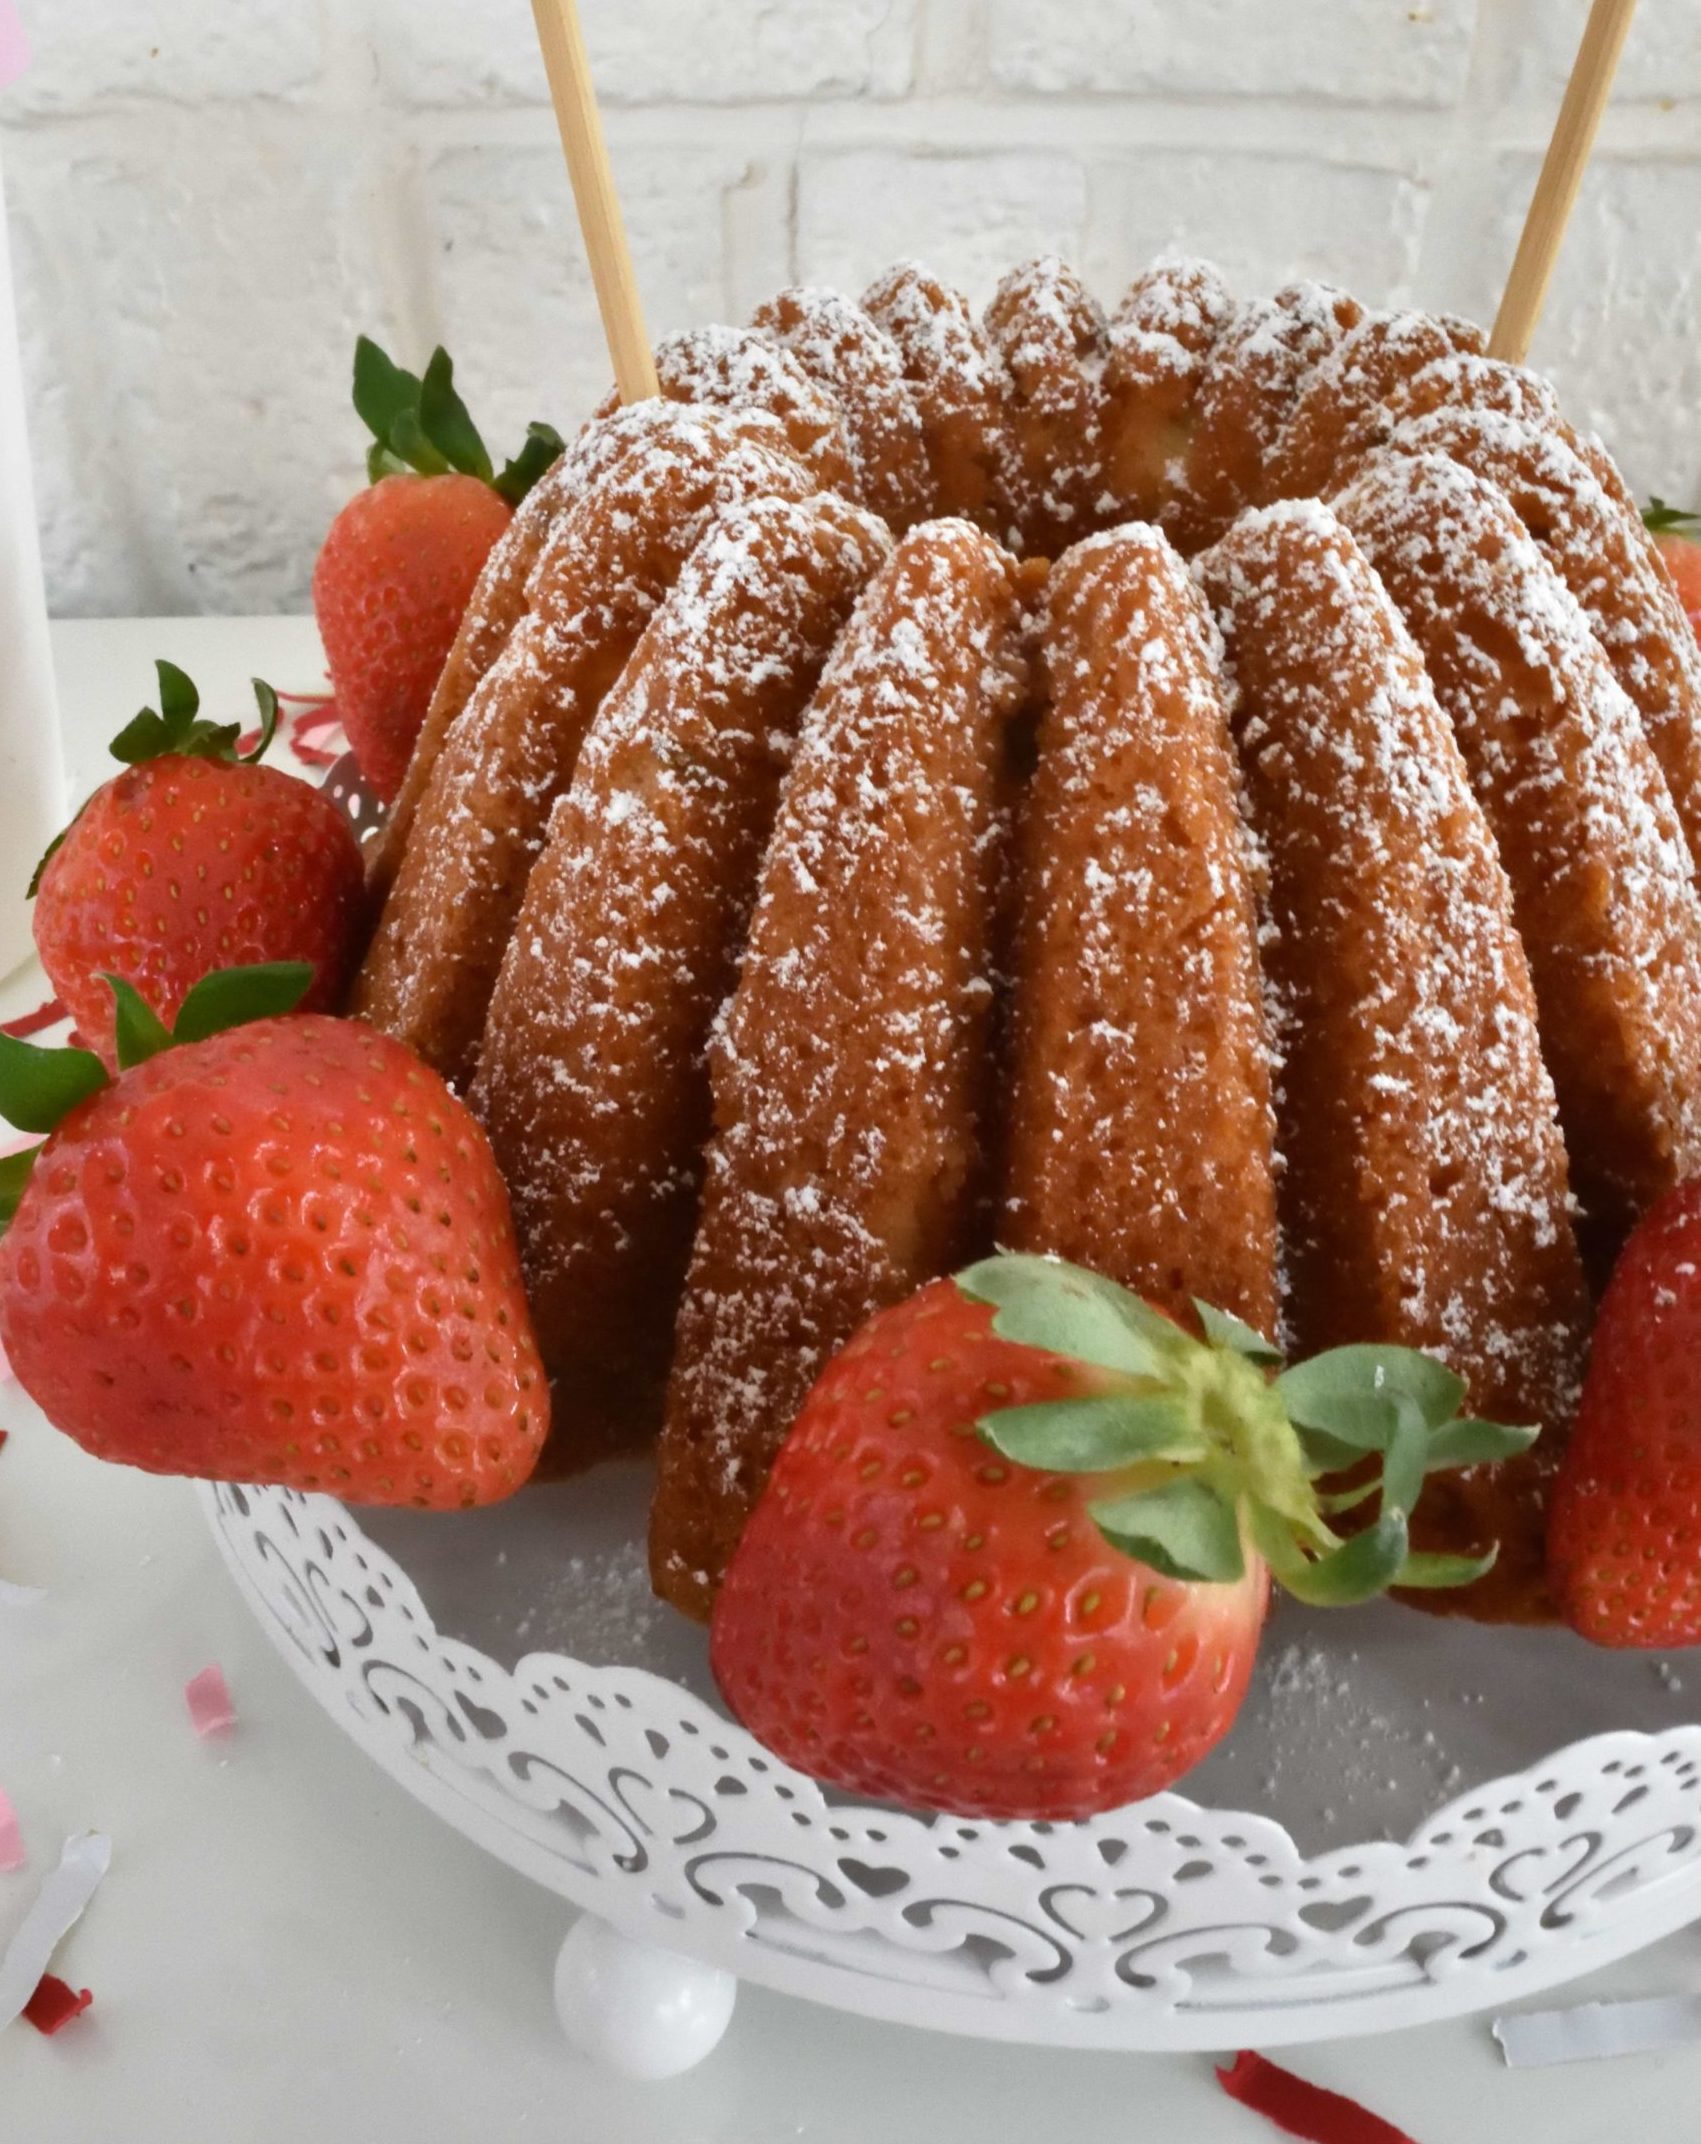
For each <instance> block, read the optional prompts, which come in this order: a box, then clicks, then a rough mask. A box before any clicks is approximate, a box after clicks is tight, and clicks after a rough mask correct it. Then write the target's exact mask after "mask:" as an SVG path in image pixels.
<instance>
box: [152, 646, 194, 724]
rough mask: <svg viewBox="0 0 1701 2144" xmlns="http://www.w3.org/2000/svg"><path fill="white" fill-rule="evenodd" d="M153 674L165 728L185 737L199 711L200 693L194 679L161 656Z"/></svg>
mask: <svg viewBox="0 0 1701 2144" xmlns="http://www.w3.org/2000/svg"><path fill="white" fill-rule="evenodd" d="M154 674H155V676H156V677H157V678H158V679H159V711H160V714H161V716H162V717H163V719H164V722H165V726H166V728H167V729H168V730H169V731H170V732H171V734H172V736H173V737H174V738H177V739H182V738H184V737H187V736H188V734H189V730H190V726H191V725H192V724H193V722H194V720H195V717H196V716H197V715H198V714H199V713H200V712H201V695H200V693H199V691H198V690H197V689H196V685H195V680H194V679H193V678H192V677H190V676H189V674H188V672H187V671H184V670H179V669H178V667H177V665H176V664H175V663H168V662H166V661H165V660H164V659H163V658H161V659H160V660H159V661H157V662H156V663H155V664H154Z"/></svg>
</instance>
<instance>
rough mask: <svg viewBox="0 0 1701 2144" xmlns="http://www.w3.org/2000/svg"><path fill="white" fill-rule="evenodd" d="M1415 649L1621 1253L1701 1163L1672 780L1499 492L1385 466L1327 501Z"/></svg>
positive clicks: (1697, 950)
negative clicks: (1383, 586)
mask: <svg viewBox="0 0 1701 2144" xmlns="http://www.w3.org/2000/svg"><path fill="white" fill-rule="evenodd" d="M1335 504H1336V508H1337V511H1338V512H1339V513H1340V514H1341V516H1342V518H1343V520H1344V521H1345V522H1346V523H1347V525H1348V526H1349V527H1350V528H1351V529H1352V530H1353V531H1354V532H1355V534H1356V535H1357V536H1358V537H1359V539H1360V541H1361V542H1363V544H1364V545H1365V547H1366V549H1367V551H1368V552H1369V554H1370V557H1371V560H1372V562H1373V563H1374V564H1375V565H1376V567H1377V568H1378V570H1379V571H1380V573H1381V574H1382V577H1383V579H1384V580H1385V581H1386V582H1387V584H1388V586H1389V589H1390V592H1391V593H1392V595H1393V597H1394V599H1395V601H1396V602H1397V603H1398V604H1399V606H1400V608H1401V610H1402V611H1403V612H1404V614H1405V617H1406V621H1407V623H1408V625H1409V626H1410V627H1411V629H1412V631H1413V633H1414V635H1415V636H1416V638H1417V641H1418V644H1419V646H1420V647H1421V649H1422V650H1423V653H1424V656H1425V659H1426V661H1427V663H1428V665H1429V669H1430V673H1431V675H1432V677H1433V678H1434V680H1435V684H1436V689H1437V692H1438V694H1439V696H1440V698H1441V702H1442V705H1443V706H1444V707H1445V708H1446V710H1447V712H1448V713H1449V715H1450V716H1451V718H1452V721H1453V725H1454V729H1455V731H1456V733H1457V735H1458V738H1459V742H1460V744H1461V746H1462V748H1463V750H1464V754H1465V758H1466V762H1467V764H1468V765H1469V767H1470V770H1471V776H1472V780H1473V783H1474V785H1475V787H1476V790H1477V793H1478V795H1479V797H1480V798H1481V799H1482V802H1483V805H1484V808H1485V810H1486V811H1487V814H1488V817H1489V820H1490V823H1491V824H1492V826H1493V827H1494V830H1495V833H1496V835H1497V838H1498V840H1499V844H1500V849H1501V854H1502V857H1503V859H1504V861H1505V863H1506V866H1507V869H1508V872H1509V875H1510V878H1511V882H1512V887H1513V894H1514V902H1515V907H1516V912H1517V919H1518V924H1519V929H1520V932H1521V935H1522V937H1523V940H1524V944H1525V948H1526V950H1527V952H1528V954H1529V957H1530V965H1531V970H1532V973H1533V976H1534V981H1535V988H1536V996H1537V1001H1538V1004H1539V1007H1540V1012H1541V1025H1542V1037H1543V1046H1544V1049H1545V1052H1546V1056H1547V1060H1548V1064H1549V1066H1550V1068H1551V1070H1552V1072H1553V1076H1554V1082H1555V1086H1556V1089H1557V1092H1558V1096H1559V1104H1560V1112H1561V1117H1562V1121H1563V1122H1564V1125H1565V1130H1566V1137H1567V1144H1568V1146H1569V1149H1570V1153H1571V1159H1572V1166H1573V1173H1574V1177H1575V1180H1576V1184H1577V1188H1578V1190H1579V1192H1580V1193H1581V1195H1582V1196H1583V1199H1584V1203H1585V1206H1586V1207H1587V1209H1588V1210H1589V1212H1590V1214H1591V1217H1592V1218H1593V1219H1594V1220H1595V1221H1596V1222H1597V1223H1599V1224H1602V1225H1603V1226H1604V1228H1605V1230H1606V1232H1607V1235H1608V1239H1609V1240H1610V1241H1616V1240H1618V1238H1620V1237H1621V1236H1622V1234H1623V1232H1624V1231H1625V1230H1626V1229H1627V1228H1628V1227H1629V1226H1630V1225H1631V1223H1632V1222H1634V1220H1635V1219H1636V1218H1637V1217H1638V1216H1639V1215H1640V1214H1641V1213H1642V1212H1643V1211H1644V1210H1645V1209H1646V1208H1647V1207H1648V1206H1649V1205H1651V1204H1652V1203H1653V1202H1654V1201H1655V1200H1656V1199H1657V1198H1658V1197H1660V1196H1661V1195H1662V1194H1663V1193H1664V1192H1665V1191H1667V1190H1669V1189H1670V1188H1671V1187H1672V1186H1673V1185H1674V1184H1675V1183H1676V1182H1678V1181H1679V1180H1680V1179H1681V1178H1683V1177H1685V1176H1688V1175H1690V1174H1692V1173H1693V1172H1694V1171H1695V1169H1696V1168H1697V1166H1701V905H1698V903H1697V900H1696V895H1695V892H1694V889H1693V887H1692V885H1691V864H1690V856H1689V849H1688V845H1687V843H1686V842H1685V840H1684V838H1683V833H1682V830H1681V828H1680V827H1679V825H1678V822H1677V815H1676V813H1675V812H1674V810H1673V808H1672V803H1671V796H1670V792H1669V791H1668V789H1667V787H1666V784H1665V780H1664V778H1663V776H1662V775H1661V773H1660V769H1659V764H1658V762H1657V761H1656V760H1655V758H1654V756H1653V754H1652V752H1651V751H1650V749H1649V747H1648V743H1647V740H1646V738H1645V737H1644V735H1643V733H1642V728H1641V725H1640V723H1639V722H1638V721H1637V718H1636V712H1635V709H1634V708H1633V707H1632V706H1631V704H1630V702H1629V700H1628V699H1627V698H1626V696H1625V694H1624V692H1623V690H1622V688H1621V687H1620V686H1619V684H1618V681H1617V680H1616V678H1615V677H1614V676H1613V673H1612V670H1611V667H1610V665H1609V664H1608V663H1607V661H1606V658H1605V656H1604V655H1603V654H1602V652H1601V649H1600V647H1599V645H1598V643H1597V642H1596V640H1595V638H1594V635H1593V633H1592V632H1591V631H1590V629H1589V622H1588V620H1587V618H1586V617H1585V616H1584V614H1583V612H1582V610H1581V608H1580V607H1579V605H1578V604H1577V602H1576V600H1575V599H1574V598H1573V597H1572V595H1571V594H1570V593H1569V591H1568V590H1567V589H1566V588H1565V586H1564V584H1563V583H1562V582H1561V581H1560V580H1559V578H1558V576H1557V575H1556V574H1555V573H1554V571H1553V569H1552V567H1551V566H1549V565H1548V563H1547V562H1546V560H1545V559H1544V558H1543V557H1542V555H1541V553H1540V551H1539V550H1538V549H1537V548H1536V546H1535V544H1534V543H1533V542H1532V541H1531V540H1530V538H1529V536H1528V535H1527V534H1526V532H1525V530H1524V528H1523V525H1522V524H1521V523H1520V522H1519V520H1518V519H1517V516H1516V515H1515V514H1514V512H1513V510H1512V508H1511V505H1510V504H1509V502H1508V501H1507V499H1506V498H1505V495H1504V494H1503V493H1502V492H1500V491H1499V490H1498V489H1496V487H1495V486H1493V485H1492V484H1490V483H1488V482H1487V481H1486V480H1485V479H1484V478H1482V477H1478V476H1475V475H1473V474H1472V473H1471V472H1470V471H1469V470H1467V469H1465V468H1463V467H1461V466H1460V465H1459V464H1458V463H1457V462H1453V461H1450V460H1448V459H1447V458H1446V457H1445V456H1442V455H1439V454H1426V455H1401V454H1384V455H1381V456H1379V457H1378V458H1376V459H1375V460H1373V461H1372V462H1371V463H1370V464H1369V465H1368V466H1367V468H1366V469H1365V470H1364V472H1363V473H1362V474H1361V475H1360V476H1359V477H1358V478H1357V479H1356V481H1355V482H1354V483H1353V484H1352V485H1351V486H1350V487H1349V488H1348V489H1347V490H1346V491H1345V492H1344V493H1343V494H1342V495H1341V496H1340V497H1339V498H1338V499H1337V500H1336V502H1335Z"/></svg>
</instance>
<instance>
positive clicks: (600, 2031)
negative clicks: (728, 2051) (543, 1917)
mask: <svg viewBox="0 0 1701 2144" xmlns="http://www.w3.org/2000/svg"><path fill="white" fill-rule="evenodd" d="M737 1994H738V1980H737V1978H736V1976H735V1975H734V1974H732V1973H729V1972H727V1971H726V1970H725V1969H724V1968H723V1967H721V1966H718V1965H699V1964H698V1963H697V1961H696V1960H695V1959H694V1958H682V1957H681V1956H680V1955H679V1953H678V1952H677V1951H672V1950H663V1949H662V1948H661V1947H660V1946H659V1945H658V1944H655V1943H642V1942H638V1941H635V1940H634V1939H633V1938H632V1937H630V1936H623V1935H621V1934H620V1933H619V1932H618V1931H617V1930H616V1929H613V1928H611V1927H610V1926H609V1924H608V1923H607V1921H604V1920H599V1919H598V1918H597V1916H596V1915H595V1914H594V1913H586V1914H582V1915H581V1916H580V1918H579V1919H578V1920H577V1921H575V1922H574V1923H573V1926H572V1927H571V1928H570V1929H569V1930H568V1932H567V1940H566V1941H565V1942H564V1943H563V1944H562V1946H561V1954H560V1956H559V1957H558V1958H557V1959H556V1961H555V2011H556V2015H557V2016H558V2017H559V2018H560V2020H561V2029H562V2031H563V2032H565V2033H566V2035H567V2037H568V2039H569V2040H570V2041H571V2042H572V2044H573V2046H574V2047H575V2048H576V2049H577V2050H578V2052H579V2053H580V2054H582V2055H584V2056H586V2057H588V2058H589V2060H591V2061H592V2062H595V2063H597V2064H599V2065H600V2066H601V2067H602V2068H604V2069H611V2070H618V2071H619V2072H620V2074H621V2075H622V2076H624V2077H637V2078H642V2079H645V2080H651V2079H655V2078H660V2077H677V2076H678V2075H679V2073H680V2072H681V2071H682V2070H688V2069H692V2068H694V2067H695V2066H696V2065H697V2064H698V2063H699V2062H701V2061H702V2060H703V2057H704V2056H705V2055H709V2054H712V2053H713V2052H714V2050H715V2049H716V2048H717V2047H718V2046H719V2045H720V2041H721V2035H722V2034H723V2033H724V2032H725V2031H726V2029H727V2026H728V2025H729V2024H730V2023H731V2021H732V2006H733V2002H734V2000H735V1999H736V1997H737Z"/></svg>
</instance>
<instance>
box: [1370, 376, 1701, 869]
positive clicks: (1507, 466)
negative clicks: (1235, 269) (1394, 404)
mask: <svg viewBox="0 0 1701 2144" xmlns="http://www.w3.org/2000/svg"><path fill="white" fill-rule="evenodd" d="M1392 444H1393V445H1394V446H1395V447H1397V448H1398V449H1399V450H1400V451H1401V452H1403V453H1412V454H1421V453H1425V452H1433V451H1438V452H1440V453H1442V454H1447V455H1450V456H1451V457H1452V458H1453V460H1454V461H1456V462H1460V463H1462V464H1463V465H1464V467H1465V468H1467V469H1470V470H1473V471H1475V473H1476V474H1477V475H1478V476H1480V477H1486V478H1487V479H1488V481H1489V482H1490V483H1491V484H1496V485H1498V486H1499V488H1500V489H1501V490H1502V491H1503V492H1504V493H1505V494H1506V496H1507V498H1508V499H1509V500H1510V501H1511V503H1512V507H1513V510H1514V511H1515V512H1516V514H1517V516H1518V518H1519V520H1520V521H1522V522H1523V524H1524V526H1525V527H1526V528H1527V529H1528V530H1529V532H1530V534H1531V535H1532V536H1533V537H1534V538H1535V540H1536V542H1537V543H1538V544H1539V545H1540V546H1541V548H1542V550H1543V552H1544V553H1545V554H1546V556H1547V558H1548V560H1549V562H1550V563H1551V564H1552V566H1553V568H1554V570H1555V571H1556V572H1557V573H1558V575H1559V577H1560V579H1561V580H1562V581H1563V582H1564V583H1565V585H1566V587H1567V588H1569V589H1570V591H1571V593H1572V594H1573V595H1574V596H1575V597H1576V598H1577V600H1578V602H1579V603H1581V604H1582V606H1583V609H1584V611H1585V612H1586V613H1587V615H1588V619H1589V623H1590V625H1591V626H1592V627H1593V628H1594V631H1595V635H1596V638H1597V639H1598V640H1599V641H1600V644H1601V646H1602V648H1603V649H1604V650H1605V651H1606V656H1607V660H1608V661H1609V662H1610V663H1611V664H1612V666H1613V670H1614V672H1615V673H1616V675H1617V677H1618V681H1619V683H1620V684H1621V685H1622V686H1623V687H1624V689H1625V691H1626V692H1627V693H1628V694H1629V695H1630V698H1631V700H1632V701H1633V702H1634V703H1635V706H1636V710H1637V712H1638V713H1639V714H1640V715H1641V717H1642V726H1643V728H1644V730H1645V731H1646V732H1647V737H1648V742H1649V744H1650V745H1651V746H1652V747H1653V749H1654V756H1655V757H1656V758H1657V759H1658V760H1659V762H1660V767H1661V770H1662V771H1663V773H1664V775H1665V778H1666V786H1667V787H1668V788H1669V789H1670V791H1671V798H1672V802H1673V804H1674V805H1675V806H1676V807H1677V816H1678V820H1679V822H1680V824H1681V825H1682V827H1683V831H1684V836H1685V839H1686V840H1687V841H1688V843H1689V849H1690V854H1691V855H1692V856H1694V855H1695V854H1696V853H1697V852H1698V850H1701V648H1697V646H1696V640H1695V633H1694V630H1693V628H1692V627H1691V626H1690V623H1689V620H1688V619H1687V618H1686V617H1685V615H1684V611H1683V606H1682V604H1681V603H1680V602H1679V600H1678V596H1677V591H1676V589H1674V588H1673V586H1672V584H1671V576H1670V574H1669V573H1668V572H1667V571H1666V566H1665V561H1664V560H1663V559H1662V558H1661V557H1660V554H1659V551H1658V549H1657V548H1656V546H1655V544H1654V540H1653V538H1652V537H1651V536H1650V535H1649V533H1648V531H1647V530H1646V529H1645V528H1644V527H1643V525H1642V517H1641V516H1640V514H1638V513H1637V512H1636V510H1635V508H1634V507H1633V506H1627V505H1626V504H1625V503H1624V501H1623V499H1622V498H1621V497H1619V496H1616V495H1615V492H1614V490H1613V489H1612V488H1611V487H1609V486H1608V485H1606V484H1604V483H1603V482H1602V481H1601V479H1600V477H1599V475H1598V474H1597V473H1596V471H1595V469H1594V467H1593V465H1592V461H1591V458H1590V457H1589V456H1588V455H1586V454H1585V453H1584V452H1583V451H1582V450H1581V448H1580V446H1579V445H1578V444H1576V443H1574V441H1573V439H1572V438H1571V437H1569V436H1567V433H1566V431H1565V430H1564V429H1562V428H1556V427H1553V426H1550V425H1541V424H1532V423H1530V422H1528V421H1527V420H1526V419H1523V418H1519V417H1514V416H1509V415H1506V414H1504V413H1503V412H1501V411H1498V410H1493V409H1481V408H1464V407H1454V406H1451V405H1446V406H1443V407H1441V408H1439V409H1435V410H1432V411H1430V412H1429V414H1428V415H1427V416H1424V417H1418V418H1414V419H1412V420H1410V421H1409V422H1407V423H1405V424H1402V425H1401V426H1400V427H1399V428H1398V429H1397V431H1396V432H1395V433H1394V436H1393V440H1392ZM1600 451H1601V450H1599V449H1596V450H1595V452H1596V453H1600ZM1603 458H1604V457H1603ZM1615 473H1616V472H1615Z"/></svg>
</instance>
